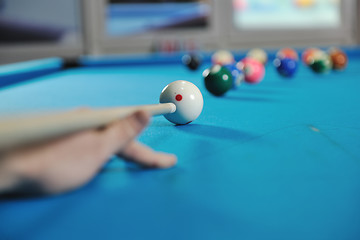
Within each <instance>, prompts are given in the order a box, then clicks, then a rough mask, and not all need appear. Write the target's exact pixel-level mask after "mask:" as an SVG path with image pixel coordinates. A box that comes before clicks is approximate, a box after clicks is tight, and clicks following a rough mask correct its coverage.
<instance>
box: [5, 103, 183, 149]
mask: <svg viewBox="0 0 360 240" xmlns="http://www.w3.org/2000/svg"><path fill="white" fill-rule="evenodd" d="M140 110H144V111H146V112H148V113H149V114H150V115H151V116H156V115H163V114H169V113H174V112H175V111H176V105H175V104H173V103H161V104H154V105H142V106H130V107H115V108H102V109H101V108H100V109H85V110H74V111H62V112H53V113H46V114H45V113H43V114H37V115H27V116H22V117H17V118H15V117H13V118H7V119H4V120H0V150H5V149H9V148H13V147H17V146H21V145H25V144H29V143H34V142H39V141H44V140H48V139H51V138H56V137H60V136H64V135H66V134H71V133H74V132H78V131H82V130H86V129H91V128H97V127H101V126H104V125H106V124H109V123H111V122H113V121H116V120H119V119H122V118H125V117H127V116H129V115H131V114H132V113H135V112H136V111H140Z"/></svg>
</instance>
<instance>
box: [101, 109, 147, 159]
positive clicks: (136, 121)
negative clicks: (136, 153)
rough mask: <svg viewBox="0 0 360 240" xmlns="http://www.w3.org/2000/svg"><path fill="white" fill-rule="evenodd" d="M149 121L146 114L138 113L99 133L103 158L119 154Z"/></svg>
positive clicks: (143, 112)
mask: <svg viewBox="0 0 360 240" xmlns="http://www.w3.org/2000/svg"><path fill="white" fill-rule="evenodd" d="M149 120H150V115H149V114H148V113H147V112H145V111H139V112H136V113H134V114H132V115H130V116H128V117H126V118H124V119H122V120H119V121H117V122H115V123H112V124H110V125H108V126H107V127H106V128H105V129H104V130H102V131H100V132H99V134H100V135H101V137H100V139H101V141H100V142H101V149H102V150H103V153H104V154H105V156H111V155H113V154H115V153H117V152H121V150H122V149H123V148H124V147H125V146H126V145H127V144H128V143H129V142H131V141H132V140H133V139H134V138H135V137H136V136H137V135H139V133H140V132H141V131H142V130H143V129H144V128H145V127H146V126H147V124H148V123H149Z"/></svg>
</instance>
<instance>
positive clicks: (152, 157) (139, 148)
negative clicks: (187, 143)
mask: <svg viewBox="0 0 360 240" xmlns="http://www.w3.org/2000/svg"><path fill="white" fill-rule="evenodd" d="M118 155H119V156H120V157H123V158H125V159H126V160H129V161H133V162H136V163H138V164H141V165H143V166H145V167H155V168H169V167H172V166H174V165H175V164H176V162H177V158H176V156H175V155H173V154H167V153H161V152H155V151H153V150H152V149H151V148H149V147H147V146H145V145H143V144H141V143H139V142H137V141H132V142H131V143H129V144H128V145H127V146H126V148H125V149H124V150H123V151H122V152H121V153H119V154H118Z"/></svg>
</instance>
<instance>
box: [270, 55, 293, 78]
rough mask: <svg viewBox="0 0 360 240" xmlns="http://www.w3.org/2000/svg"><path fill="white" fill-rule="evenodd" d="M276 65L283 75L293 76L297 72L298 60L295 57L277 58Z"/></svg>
mask: <svg viewBox="0 0 360 240" xmlns="http://www.w3.org/2000/svg"><path fill="white" fill-rule="evenodd" d="M274 66H275V68H276V70H277V71H278V73H279V74H280V75H281V76H283V77H287V78H291V77H293V76H294V75H295V73H296V72H297V68H298V61H296V60H295V59H293V58H275V60H274Z"/></svg>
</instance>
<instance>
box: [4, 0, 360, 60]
mask: <svg viewBox="0 0 360 240" xmlns="http://www.w3.org/2000/svg"><path fill="white" fill-rule="evenodd" d="M359 12H360V3H359V1H356V0H343V1H341V0H226V1H223V0H167V1H166V0H61V1H59V0H31V1H25V0H0V64H1V63H9V62H15V61H22V60H27V59H34V58H42V57H51V56H60V57H72V56H77V55H83V54H95V55H96V54H120V53H148V52H165V53H174V52H178V51H189V50H214V49H219V48H228V49H247V48H251V47H263V48H277V47H284V46H293V47H306V46H329V45H345V46H355V45H357V44H359V43H360V29H359V26H360V24H359V22H360V18H359V16H358V15H359Z"/></svg>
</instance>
